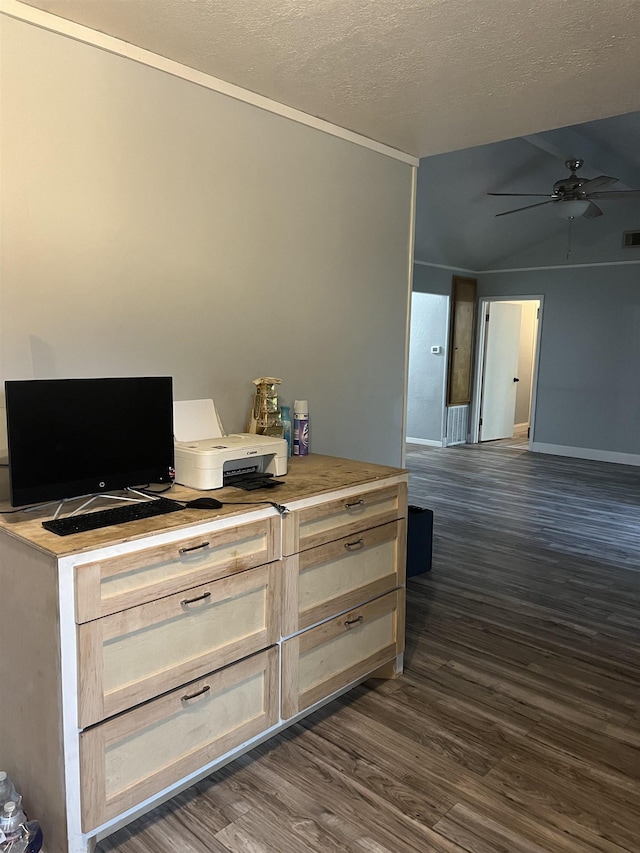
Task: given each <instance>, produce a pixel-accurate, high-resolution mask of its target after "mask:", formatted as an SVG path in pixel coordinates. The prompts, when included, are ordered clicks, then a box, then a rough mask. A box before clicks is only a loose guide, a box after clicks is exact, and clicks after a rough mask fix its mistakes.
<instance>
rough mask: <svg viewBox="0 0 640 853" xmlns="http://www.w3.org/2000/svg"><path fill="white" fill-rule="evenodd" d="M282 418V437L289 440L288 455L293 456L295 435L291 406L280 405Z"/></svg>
mask: <svg viewBox="0 0 640 853" xmlns="http://www.w3.org/2000/svg"><path fill="white" fill-rule="evenodd" d="M280 420H281V421H282V437H283V438H284V439H285V440H286V442H287V456H291V451H292V449H293V448H292V442H293V435H292V424H291V407H290V406H280Z"/></svg>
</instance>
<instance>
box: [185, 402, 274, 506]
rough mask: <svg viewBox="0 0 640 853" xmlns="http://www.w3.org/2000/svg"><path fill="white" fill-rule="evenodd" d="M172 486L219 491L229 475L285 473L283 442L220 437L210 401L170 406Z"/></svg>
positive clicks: (270, 438) (254, 437) (257, 437)
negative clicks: (177, 484) (172, 441)
mask: <svg viewBox="0 0 640 853" xmlns="http://www.w3.org/2000/svg"><path fill="white" fill-rule="evenodd" d="M173 432H174V438H175V445H174V450H175V471H176V483H181V484H182V485H183V486H189V487H190V488H192V489H200V490H207V489H220V488H222V487H223V486H224V485H225V480H226V479H227V478H229V477H231V476H234V475H236V476H237V475H239V474H241V473H242V474H244V473H250V472H260V473H263V474H273V475H274V477H283V476H284V475H285V474H286V473H287V442H286V440H285V439H284V438H275V437H274V436H270V435H254V434H253V433H238V434H235V435H224V434H223V431H222V425H221V423H220V419H219V417H218V413H217V411H216V408H215V406H214V403H213V400H183V401H178V402H174V404H173Z"/></svg>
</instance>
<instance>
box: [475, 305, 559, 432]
mask: <svg viewBox="0 0 640 853" xmlns="http://www.w3.org/2000/svg"><path fill="white" fill-rule="evenodd" d="M491 302H539V303H540V312H539V315H538V328H537V330H536V345H535V353H534V359H533V376H532V378H531V388H532V391H531V416H530V419H529V448H531V444H532V443H533V440H534V435H535V417H536V405H537V397H538V363H539V360H540V342H541V340H542V319H543V315H544V310H543V309H544V296H543V295H542V294H537V295H531V294H528V295H527V296H516V295H515V294H514V295H511V294H509V295H508V296H506V295H505V296H481V297H480V299H479V300H478V318H477V323H478V325H477V328H476V332H477V334H476V347H475V369H474V377H473V396H472V400H471V421H470V428H469V443H470V444H478V443H479V440H480V403H481V401H482V385H483V380H484V356H485V349H486V330H487V323H486V321H485V316H486V313H487V307H488V306H489V304H490V303H491Z"/></svg>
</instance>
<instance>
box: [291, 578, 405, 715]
mask: <svg viewBox="0 0 640 853" xmlns="http://www.w3.org/2000/svg"><path fill="white" fill-rule="evenodd" d="M401 592H403V591H399V590H394V591H393V592H390V593H387V595H384V596H382V597H381V598H377V599H376V600H375V601H371V602H369V603H368V604H365V605H363V606H362V607H358V608H356V609H355V610H351V611H350V612H349V613H345V614H343V615H342V616H338V617H337V618H335V619H331V620H330V621H329V622H324V623H323V624H322V625H318V626H317V627H316V628H311V629H310V630H308V631H305V632H304V633H303V634H299V635H298V636H296V637H292V638H291V639H290V640H286V641H285V642H284V643H283V644H282V717H283V719H288V718H289V717H293V716H294V715H295V714H297V713H298V712H299V711H302V710H304V709H305V708H308V707H310V706H311V705H313V704H315V703H316V702H319V701H320V700H321V699H324V698H325V697H327V696H330V695H331V694H332V693H335V692H336V691H337V690H340V689H341V688H342V687H346V686H347V685H349V684H351V682H353V681H356V680H357V679H359V678H364V677H365V676H366V675H369V674H370V673H372V672H373V671H374V670H376V669H377V668H378V667H380V666H382V665H383V664H385V663H387V662H388V661H391V660H393V659H394V658H395V657H396V656H397V655H399V654H400V653H401V652H402V651H403V650H404V634H403V632H404V613H403V611H402V601H403V598H401V594H400V593H401Z"/></svg>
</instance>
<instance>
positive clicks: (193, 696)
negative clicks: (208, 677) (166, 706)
mask: <svg viewBox="0 0 640 853" xmlns="http://www.w3.org/2000/svg"><path fill="white" fill-rule="evenodd" d="M210 690H211V688H210V687H209V685H208V684H205V686H204V687H203V688H202V690H198V691H196V693H185V695H184V696H181V697H180V701H181V702H188V701H189V700H190V699H197V698H198V696H202V695H203V694H205V693H208V692H209V691H210Z"/></svg>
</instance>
